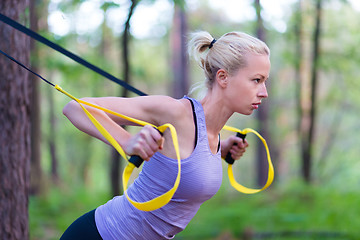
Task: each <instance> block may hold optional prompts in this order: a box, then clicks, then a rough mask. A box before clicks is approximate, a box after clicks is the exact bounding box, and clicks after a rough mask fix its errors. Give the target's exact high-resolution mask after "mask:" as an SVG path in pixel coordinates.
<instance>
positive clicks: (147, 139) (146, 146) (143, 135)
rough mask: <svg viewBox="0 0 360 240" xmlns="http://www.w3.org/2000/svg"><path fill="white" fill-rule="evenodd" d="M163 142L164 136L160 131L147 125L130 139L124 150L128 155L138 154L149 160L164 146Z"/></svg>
mask: <svg viewBox="0 0 360 240" xmlns="http://www.w3.org/2000/svg"><path fill="white" fill-rule="evenodd" d="M163 143H164V138H163V137H162V136H161V134H160V133H159V131H157V130H156V129H155V128H153V127H152V126H150V125H146V126H145V127H143V128H142V129H141V130H140V131H139V132H138V133H137V134H135V135H134V136H133V137H131V138H130V139H129V140H128V142H127V144H126V146H124V151H125V152H126V154H128V155H131V156H132V155H137V156H139V157H141V158H142V159H144V160H145V161H149V160H150V158H151V157H152V155H154V154H155V153H156V152H157V151H158V150H161V149H162V148H163Z"/></svg>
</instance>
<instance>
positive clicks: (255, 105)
mask: <svg viewBox="0 0 360 240" xmlns="http://www.w3.org/2000/svg"><path fill="white" fill-rule="evenodd" d="M260 104H261V102H257V103H253V104H251V105H252V107H253V109H258V108H259V105H260Z"/></svg>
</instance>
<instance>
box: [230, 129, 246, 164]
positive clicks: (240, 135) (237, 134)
mask: <svg viewBox="0 0 360 240" xmlns="http://www.w3.org/2000/svg"><path fill="white" fill-rule="evenodd" d="M236 137H239V138H241V139H242V140H243V141H244V140H245V137H246V134H242V133H239V132H238V133H236ZM234 145H237V143H234ZM225 161H226V162H227V163H228V164H234V162H235V160H234V159H233V158H232V157H231V153H230V151H229V152H228V153H227V154H226V158H225Z"/></svg>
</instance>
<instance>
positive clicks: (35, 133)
mask: <svg viewBox="0 0 360 240" xmlns="http://www.w3.org/2000/svg"><path fill="white" fill-rule="evenodd" d="M37 5H38V1H36V0H32V1H30V28H31V30H33V31H34V32H37V31H38V30H39V28H38V11H37ZM30 46H31V55H32V56H33V59H38V50H37V48H36V44H35V40H33V39H31V40H30ZM31 69H32V70H33V71H35V72H38V66H37V61H32V62H31ZM29 79H30V94H31V104H30V107H31V167H30V170H31V172H30V194H34V195H36V194H39V193H40V192H41V189H42V182H43V180H42V176H43V173H42V169H41V150H40V149H41V124H40V91H39V86H38V85H39V81H40V80H39V78H38V77H36V76H35V75H33V74H30V75H29Z"/></svg>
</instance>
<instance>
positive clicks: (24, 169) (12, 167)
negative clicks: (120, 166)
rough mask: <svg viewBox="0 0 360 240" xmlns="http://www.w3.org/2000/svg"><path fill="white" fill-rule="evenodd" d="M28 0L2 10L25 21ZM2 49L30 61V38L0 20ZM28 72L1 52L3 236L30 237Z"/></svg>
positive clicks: (1, 4) (11, 1)
mask: <svg viewBox="0 0 360 240" xmlns="http://www.w3.org/2000/svg"><path fill="white" fill-rule="evenodd" d="M28 7H29V2H28V1H23V0H22V1H20V0H2V1H0V12H1V13H5V14H6V15H7V16H8V17H10V18H12V19H14V20H17V21H19V22H22V23H24V21H26V20H27V18H26V15H25V9H26V8H28ZM0 36H1V41H0V49H1V50H3V51H5V52H7V53H9V54H10V55H12V56H13V57H14V58H16V59H18V60H19V61H21V62H23V63H24V64H25V65H29V51H30V43H29V39H28V38H26V37H25V35H23V34H21V33H20V32H18V31H16V30H14V29H12V28H11V27H9V26H5V24H4V23H1V24H0ZM29 85H30V83H29V79H28V72H27V71H25V70H24V69H22V68H21V67H19V66H17V65H16V64H15V63H13V62H12V61H10V60H8V59H6V58H5V57H3V56H0V126H1V134H0V149H1V151H0V219H1V220H0V239H6V240H12V239H19V240H26V239H29V229H28V191H29V180H30V169H29V168H30V156H31V143H30V132H31V130H30V91H29Z"/></svg>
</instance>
